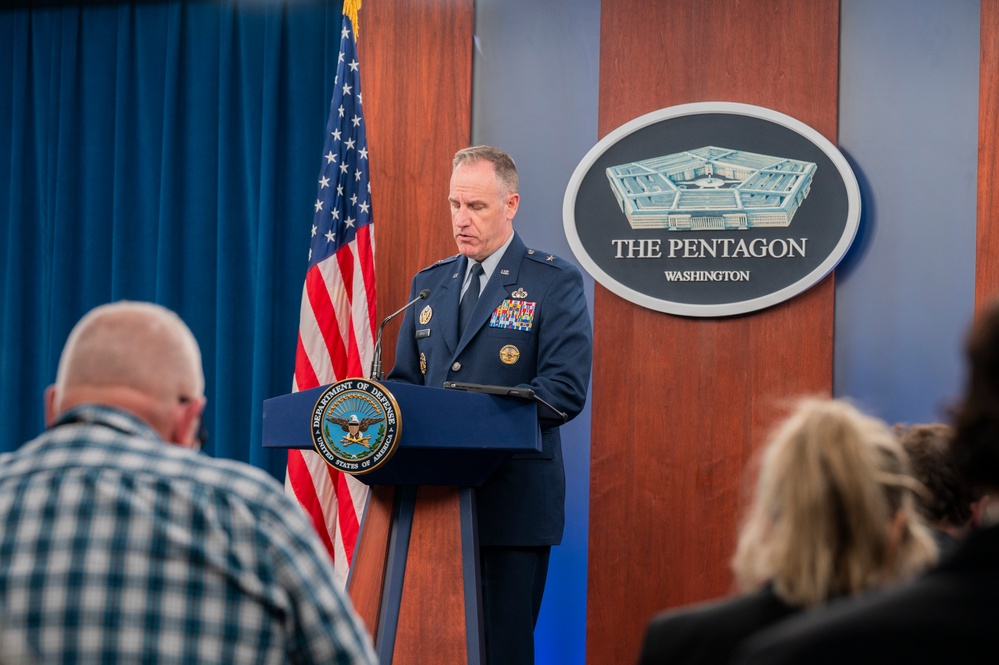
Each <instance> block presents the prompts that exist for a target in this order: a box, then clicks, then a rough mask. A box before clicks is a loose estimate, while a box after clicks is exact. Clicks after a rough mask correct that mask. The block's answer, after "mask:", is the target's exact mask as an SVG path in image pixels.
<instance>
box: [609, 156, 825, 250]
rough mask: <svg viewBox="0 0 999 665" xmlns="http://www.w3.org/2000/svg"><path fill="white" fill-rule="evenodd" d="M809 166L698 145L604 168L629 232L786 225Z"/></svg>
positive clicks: (803, 192)
mask: <svg viewBox="0 0 999 665" xmlns="http://www.w3.org/2000/svg"><path fill="white" fill-rule="evenodd" d="M816 168H817V166H816V165H815V164H813V163H812V162H802V161H798V160H795V159H786V158H784V157H772V156H770V155H758V154H756V153H752V152H743V151H741V150H729V149H727V148H717V147H714V146H706V147H704V148H697V149H696V150H687V151H684V152H678V153H675V154H672V155H664V156H662V157H654V158H652V159H645V160H642V161H640V162H631V163H630V164H621V165H620V166H612V167H610V168H609V169H607V178H608V179H609V180H610V186H611V189H612V190H613V191H614V196H615V197H616V198H617V203H618V205H619V206H621V211H622V212H624V214H625V216H626V217H627V218H628V222H629V223H630V224H631V228H633V229H668V230H670V231H705V230H725V229H750V228H754V227H757V228H758V227H779V226H788V225H789V224H790V223H791V219H792V218H793V217H794V213H795V212H797V210H798V207H799V206H800V205H801V203H802V201H804V200H805V197H806V196H808V192H809V190H810V189H811V185H812V177H813V176H814V175H815V170H816Z"/></svg>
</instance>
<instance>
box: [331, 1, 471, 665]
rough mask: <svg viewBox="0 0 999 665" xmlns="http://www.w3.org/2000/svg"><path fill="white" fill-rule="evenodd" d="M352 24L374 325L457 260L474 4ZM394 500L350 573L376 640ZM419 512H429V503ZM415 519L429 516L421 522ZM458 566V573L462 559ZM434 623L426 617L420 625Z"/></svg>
mask: <svg viewBox="0 0 999 665" xmlns="http://www.w3.org/2000/svg"><path fill="white" fill-rule="evenodd" d="M359 23H360V26H359V31H358V58H359V60H360V62H361V84H362V93H363V95H364V115H365V122H366V123H367V129H368V134H367V135H368V147H369V150H370V157H369V158H370V160H371V173H372V175H371V194H372V211H373V214H374V219H375V245H376V249H375V273H376V279H377V289H378V318H379V319H381V318H384V317H385V316H387V315H389V314H391V313H392V312H394V311H395V310H396V309H398V308H399V307H402V305H404V304H405V302H406V298H407V296H408V294H409V283H410V279H411V278H412V276H413V275H414V274H415V273H416V271H417V270H419V269H421V268H423V267H424V266H427V265H429V264H431V263H433V262H434V261H436V260H437V259H439V258H443V257H445V256H449V255H451V254H453V253H454V252H455V245H454V240H453V238H452V236H451V226H450V215H449V212H448V205H447V194H448V183H449V181H450V178H451V159H452V158H453V157H454V153H455V151H457V150H460V149H461V148H464V147H466V146H467V145H468V143H469V141H470V140H471V124H472V122H471V115H472V111H471V109H472V34H473V30H474V4H473V0H419V1H409V0H406V1H401V2H395V1H393V0H376V1H374V2H365V3H364V4H363V5H362V9H361V13H360V18H359ZM399 318H400V319H401V317H399ZM398 330H399V321H395V322H393V323H390V324H389V325H388V326H387V327H386V329H385V336H384V339H385V348H384V355H383V360H384V367H385V368H386V369H387V368H391V367H392V365H393V364H394V362H395V339H396V337H397V335H398ZM393 499H394V492H393V491H392V488H390V487H381V488H376V491H374V492H373V493H372V498H371V501H370V503H369V506H368V511H367V514H366V516H365V522H364V529H363V532H362V534H361V538H360V541H359V544H358V552H357V555H356V557H355V560H354V567H353V569H352V572H351V576H352V583H351V587H350V594H351V598H352V600H353V601H354V605H355V607H356V608H357V610H358V612H359V614H360V615H361V617H362V618H363V619H364V621H365V623H366V624H367V626H368V628H369V630H370V631H371V633H372V634H373V635H374V634H376V632H377V629H378V612H379V609H380V603H381V591H382V588H381V585H382V583H383V581H384V562H385V557H386V551H387V545H388V532H389V529H390V527H391V511H392V503H393ZM425 504H426V505H428V506H429V507H430V508H433V507H435V506H436V504H435V503H434V502H432V501H428V502H425ZM415 519H416V520H417V521H425V520H427V519H433V516H432V515H431V516H429V517H428V516H427V515H425V514H424V513H423V512H420V513H418V514H417V515H416V517H415ZM455 562H456V563H457V565H459V566H460V558H458V559H456V560H455ZM445 577H446V576H445ZM452 577H453V575H452ZM458 579H460V576H459V577H458ZM355 581H358V582H359V583H357V584H355V583H354V582H355ZM407 585H408V586H407V590H406V592H405V593H407V594H409V595H413V594H416V595H425V596H428V597H435V598H441V597H443V596H442V594H441V590H440V589H437V588H435V587H434V581H433V580H432V579H418V578H417V577H415V576H410V578H409V579H407ZM445 591H447V592H449V593H448V594H447V598H448V599H449V600H448V602H449V603H451V604H454V603H461V602H463V599H462V598H461V590H460V588H458V589H448V590H445ZM434 616H436V615H435V614H433V613H429V614H428V616H427V620H428V621H432V620H433V618H434ZM401 623H402V625H403V626H404V627H403V628H402V629H401V631H400V634H399V636H398V639H397V643H396V654H395V655H396V658H395V662H397V663H408V662H420V660H419V658H420V655H419V654H420V653H423V652H424V651H425V650H426V644H423V645H422V647H421V646H420V645H419V644H418V643H420V641H421V640H422V639H423V637H424V636H422V635H418V634H415V635H414V630H415V631H416V632H417V633H418V632H421V630H420V629H419V628H416V629H412V627H413V626H418V625H422V624H418V623H416V622H413V621H402V622H401ZM452 624H453V625H452ZM464 629H465V627H464V624H462V623H458V622H451V624H448V625H438V626H435V627H433V630H430V629H428V630H427V631H426V632H427V633H428V634H429V633H434V634H435V635H436V636H437V638H438V639H439V640H441V641H443V642H446V643H447V644H454V643H458V644H464ZM421 648H422V649H423V651H421ZM441 655H442V657H444V659H445V660H446V661H448V662H454V663H459V662H464V657H465V654H464V651H461V652H460V653H444V654H441Z"/></svg>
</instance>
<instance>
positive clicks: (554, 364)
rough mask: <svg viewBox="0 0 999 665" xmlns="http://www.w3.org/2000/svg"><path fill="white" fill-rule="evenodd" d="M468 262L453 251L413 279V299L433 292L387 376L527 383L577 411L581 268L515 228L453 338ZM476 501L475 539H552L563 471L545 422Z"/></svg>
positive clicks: (584, 355)
mask: <svg viewBox="0 0 999 665" xmlns="http://www.w3.org/2000/svg"><path fill="white" fill-rule="evenodd" d="M467 261H468V260H467V259H466V258H465V257H464V256H461V255H456V256H453V257H450V258H447V259H444V260H441V261H438V262H437V263H435V264H433V265H432V266H430V267H428V268H425V269H423V270H422V271H420V272H419V273H417V274H416V276H415V277H414V278H413V282H412V289H411V290H410V299H412V298H415V297H416V294H417V293H419V292H420V291H421V290H423V289H430V295H429V296H428V298H427V299H426V300H425V301H421V302H420V303H417V304H416V305H414V306H413V307H411V308H410V309H409V310H408V311H407V312H406V314H405V315H404V318H403V321H402V327H401V330H400V332H399V341H398V344H397V347H396V358H395V367H394V368H393V369H392V371H391V373H390V374H389V377H388V379H389V380H390V381H400V382H404V383H412V384H417V385H426V386H433V387H436V388H440V387H442V386H443V385H444V382H445V381H463V382H467V383H486V384H496V385H504V386H520V387H530V388H532V389H534V391H535V392H536V393H537V395H538V396H539V397H541V398H542V399H544V400H545V401H546V402H548V403H549V404H551V405H553V406H554V407H555V408H557V409H559V410H561V411H564V412H566V413H567V414H568V415H569V417H570V418H573V417H575V416H576V415H577V414H578V413H579V412H580V411H581V410H582V408H583V405H584V403H585V402H586V390H587V386H588V384H589V380H590V364H591V357H592V335H591V331H590V317H589V314H588V311H587V306H586V299H585V295H584V293H583V281H582V277H581V276H580V274H579V270H577V269H576V267H575V266H574V265H572V264H571V263H568V262H567V261H564V260H562V259H560V258H558V257H556V256H553V255H551V254H548V253H547V252H542V251H538V250H533V249H528V248H527V247H526V246H525V245H524V242H523V241H522V240H521V239H520V237H519V236H518V235H516V234H514V238H513V241H512V242H511V243H510V246H509V247H508V248H507V251H506V252H505V254H504V255H503V257H502V259H501V260H500V262H499V264H498V265H497V266H496V269H495V271H494V272H493V274H492V276H491V277H490V279H489V281H488V282H487V284H486V286H485V288H484V289H483V290H482V294H481V295H480V296H479V300H478V302H477V303H476V304H475V309H474V310H473V311H472V316H471V319H470V321H469V324H468V327H467V328H466V329H465V331H464V334H462V335H461V337H460V338H459V336H458V302H459V299H460V297H461V285H462V281H463V278H464V275H465V269H466V266H467V265H468V264H467ZM421 314H422V316H421ZM421 319H422V320H423V321H425V322H421ZM441 416H442V417H451V418H469V417H474V416H475V414H467V413H453V414H441ZM476 505H477V517H478V525H479V544H480V545H483V546H543V545H557V544H559V542H560V541H561V539H562V531H563V528H564V525H565V470H564V468H563V465H562V444H561V440H560V438H559V431H558V428H557V427H551V428H545V427H544V426H543V427H542V451H541V452H540V453H525V454H518V455H516V456H515V457H513V458H511V459H510V460H509V461H508V462H506V463H505V464H504V465H503V466H502V467H500V469H499V470H498V471H497V472H496V473H495V474H494V475H493V477H492V478H491V479H490V480H489V481H488V482H487V483H486V484H485V485H484V486H482V487H480V488H479V489H478V490H477V491H476Z"/></svg>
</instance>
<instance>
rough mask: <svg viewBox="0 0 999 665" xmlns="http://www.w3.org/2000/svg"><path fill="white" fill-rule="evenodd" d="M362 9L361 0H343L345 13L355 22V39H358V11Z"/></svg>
mask: <svg viewBox="0 0 999 665" xmlns="http://www.w3.org/2000/svg"><path fill="white" fill-rule="evenodd" d="M359 11H361V0H343V13H344V14H346V15H347V16H349V17H350V22H351V23H353V24H354V39H357V33H358V27H357V12H359Z"/></svg>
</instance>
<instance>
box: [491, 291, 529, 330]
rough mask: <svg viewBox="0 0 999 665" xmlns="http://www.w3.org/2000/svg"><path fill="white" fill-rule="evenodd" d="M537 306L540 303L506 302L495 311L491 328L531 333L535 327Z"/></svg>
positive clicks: (524, 301)
mask: <svg viewBox="0 0 999 665" xmlns="http://www.w3.org/2000/svg"><path fill="white" fill-rule="evenodd" d="M524 295H525V296H526V295H527V294H526V293H525V294H524ZM537 306H538V303H536V302H528V301H526V300H504V301H503V302H502V303H500V306H499V307H497V308H496V309H494V310H493V314H492V316H491V317H490V318H489V327H490V328H506V329H508V330H522V331H524V332H530V330H531V327H532V326H533V325H534V310H535V309H536V308H537Z"/></svg>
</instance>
